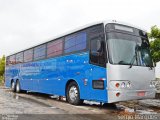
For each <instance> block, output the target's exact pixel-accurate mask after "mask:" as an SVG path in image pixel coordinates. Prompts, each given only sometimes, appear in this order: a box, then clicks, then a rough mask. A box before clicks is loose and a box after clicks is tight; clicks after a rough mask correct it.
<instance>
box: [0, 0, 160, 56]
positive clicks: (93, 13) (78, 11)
mask: <svg viewBox="0 0 160 120" xmlns="http://www.w3.org/2000/svg"><path fill="white" fill-rule="evenodd" d="M159 5H160V1H159V0H0V56H2V55H9V54H11V53H14V52H15V51H19V50H22V49H25V48H28V47H31V46H33V45H35V44H38V43H41V42H43V41H47V40H51V39H52V38H54V36H57V35H59V34H62V33H65V32H67V31H70V30H72V29H75V28H77V27H79V26H83V25H86V24H88V23H92V22H95V21H101V20H108V19H109V20H117V21H124V22H127V23H130V24H133V25H136V26H139V27H141V28H144V29H145V30H147V31H148V32H149V31H150V28H151V26H154V25H157V26H158V27H160V7H159Z"/></svg>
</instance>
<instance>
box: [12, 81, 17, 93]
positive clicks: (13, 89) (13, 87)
mask: <svg viewBox="0 0 160 120" xmlns="http://www.w3.org/2000/svg"><path fill="white" fill-rule="evenodd" d="M11 89H12V91H13V92H15V91H16V89H15V83H14V81H12V82H11Z"/></svg>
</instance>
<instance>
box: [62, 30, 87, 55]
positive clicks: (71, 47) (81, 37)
mask: <svg viewBox="0 0 160 120" xmlns="http://www.w3.org/2000/svg"><path fill="white" fill-rule="evenodd" d="M85 48H86V33H84V32H83V33H79V34H74V35H71V36H68V37H66V38H65V53H70V52H74V51H78V50H84V49H85Z"/></svg>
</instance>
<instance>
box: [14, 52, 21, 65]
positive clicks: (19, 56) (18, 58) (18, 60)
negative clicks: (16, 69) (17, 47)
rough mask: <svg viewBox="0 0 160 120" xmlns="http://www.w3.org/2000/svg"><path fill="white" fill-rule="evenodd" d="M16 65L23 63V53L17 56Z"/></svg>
mask: <svg viewBox="0 0 160 120" xmlns="http://www.w3.org/2000/svg"><path fill="white" fill-rule="evenodd" d="M16 63H17V64H18V63H23V52H21V53H18V54H16Z"/></svg>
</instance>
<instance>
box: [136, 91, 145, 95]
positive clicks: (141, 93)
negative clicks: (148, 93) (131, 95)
mask: <svg viewBox="0 0 160 120" xmlns="http://www.w3.org/2000/svg"><path fill="white" fill-rule="evenodd" d="M137 95H138V96H145V92H144V91H141V92H138V93H137Z"/></svg>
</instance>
